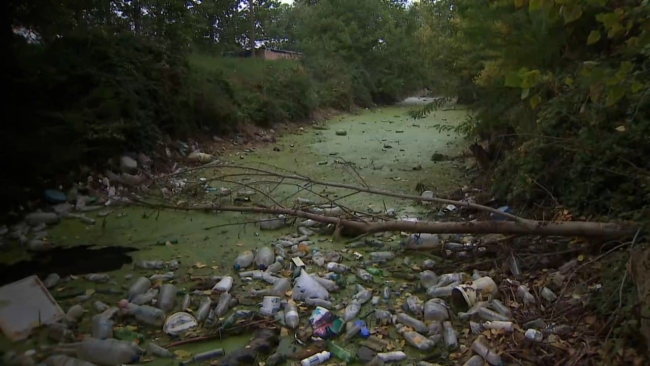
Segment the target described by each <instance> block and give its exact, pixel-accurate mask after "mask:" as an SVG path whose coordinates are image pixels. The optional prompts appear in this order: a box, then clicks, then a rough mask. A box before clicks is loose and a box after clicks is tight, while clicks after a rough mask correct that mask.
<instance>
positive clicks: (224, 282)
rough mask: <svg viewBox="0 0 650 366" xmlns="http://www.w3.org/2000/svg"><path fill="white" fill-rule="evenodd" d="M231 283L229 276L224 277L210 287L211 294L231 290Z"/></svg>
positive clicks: (231, 279)
mask: <svg viewBox="0 0 650 366" xmlns="http://www.w3.org/2000/svg"><path fill="white" fill-rule="evenodd" d="M232 283H233V278H232V277H231V276H224V277H223V278H222V279H221V281H219V282H217V283H216V284H215V285H214V287H212V293H221V292H228V291H230V289H231V288H232Z"/></svg>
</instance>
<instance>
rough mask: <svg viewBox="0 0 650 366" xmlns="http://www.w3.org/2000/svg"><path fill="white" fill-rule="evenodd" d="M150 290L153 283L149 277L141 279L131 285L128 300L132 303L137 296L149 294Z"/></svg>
mask: <svg viewBox="0 0 650 366" xmlns="http://www.w3.org/2000/svg"><path fill="white" fill-rule="evenodd" d="M150 288H151V281H150V280H149V279H148V278H147V277H140V278H138V279H137V280H135V282H134V283H133V285H131V287H130V288H129V292H128V295H127V298H126V299H127V300H129V301H131V300H133V298H135V297H136V296H138V295H140V294H143V293H145V292H147V291H148V290H149V289H150Z"/></svg>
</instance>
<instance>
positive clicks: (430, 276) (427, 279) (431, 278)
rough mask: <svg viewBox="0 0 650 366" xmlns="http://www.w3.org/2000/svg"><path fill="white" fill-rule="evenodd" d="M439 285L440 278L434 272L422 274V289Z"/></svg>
mask: <svg viewBox="0 0 650 366" xmlns="http://www.w3.org/2000/svg"><path fill="white" fill-rule="evenodd" d="M437 283H438V276H437V275H436V274H435V273H434V272H433V271H429V270H426V271H422V272H420V285H421V286H422V288H429V287H433V286H435V285H436V284H437Z"/></svg>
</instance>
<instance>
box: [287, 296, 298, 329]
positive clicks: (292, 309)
mask: <svg viewBox="0 0 650 366" xmlns="http://www.w3.org/2000/svg"><path fill="white" fill-rule="evenodd" d="M284 321H285V323H286V324H287V326H288V327H289V328H291V329H296V328H297V327H298V324H300V315H299V314H298V307H297V306H296V303H295V302H293V300H289V302H288V303H287V305H285V307H284Z"/></svg>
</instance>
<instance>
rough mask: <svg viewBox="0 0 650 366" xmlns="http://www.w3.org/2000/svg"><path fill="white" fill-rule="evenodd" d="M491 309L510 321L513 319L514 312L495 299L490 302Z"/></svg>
mask: <svg viewBox="0 0 650 366" xmlns="http://www.w3.org/2000/svg"><path fill="white" fill-rule="evenodd" d="M489 307H490V308H492V310H494V311H496V312H497V313H499V314H501V315H503V316H505V317H506V318H508V319H512V311H510V308H508V307H507V306H506V305H505V304H504V303H502V302H501V301H499V300H497V299H493V300H492V301H490V304H489Z"/></svg>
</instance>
